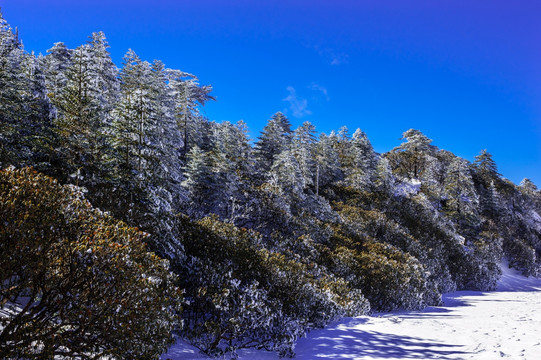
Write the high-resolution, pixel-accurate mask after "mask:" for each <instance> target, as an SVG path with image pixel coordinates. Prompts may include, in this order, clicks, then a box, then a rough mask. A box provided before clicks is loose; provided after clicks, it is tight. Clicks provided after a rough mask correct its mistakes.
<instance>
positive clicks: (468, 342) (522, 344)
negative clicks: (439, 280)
mask: <svg viewBox="0 0 541 360" xmlns="http://www.w3.org/2000/svg"><path fill="white" fill-rule="evenodd" d="M502 269H503V271H504V274H503V276H502V279H501V281H500V283H499V286H498V290H497V291H494V292H485V293H483V292H473V291H468V292H466V291H459V292H456V293H452V294H447V295H445V296H444V303H445V304H444V306H442V307H429V308H427V309H425V310H423V311H420V312H403V313H398V312H397V313H385V314H376V315H374V316H362V317H357V318H345V319H342V320H341V321H340V322H337V323H334V324H331V325H330V326H328V327H327V328H325V329H320V330H314V331H311V332H310V333H309V334H308V337H307V338H304V339H301V340H299V342H298V344H297V347H296V352H297V359H299V360H309V359H345V360H346V359H386V360H391V359H448V360H451V359H453V360H455V359H464V360H466V359H476V360H478V359H481V360H482V359H487V360H488V359H490V360H492V359H499V358H508V359H528V360H536V359H541V311H539V310H540V309H541V280H539V279H533V278H525V277H523V276H521V275H520V274H518V273H517V272H515V271H513V270H510V269H508V268H507V266H505V264H503V266H502ZM240 355H241V356H240V359H245V360H248V359H261V360H267V359H268V360H270V359H273V360H274V359H278V356H277V355H275V354H272V353H267V352H264V351H243V352H241V353H240ZM204 358H205V357H204V356H202V355H200V354H198V351H197V349H194V348H193V347H191V346H189V345H187V344H185V343H183V342H179V343H178V344H177V345H175V346H174V347H173V348H171V350H170V352H169V353H168V354H166V355H164V356H163V357H162V359H174V360H188V359H204Z"/></svg>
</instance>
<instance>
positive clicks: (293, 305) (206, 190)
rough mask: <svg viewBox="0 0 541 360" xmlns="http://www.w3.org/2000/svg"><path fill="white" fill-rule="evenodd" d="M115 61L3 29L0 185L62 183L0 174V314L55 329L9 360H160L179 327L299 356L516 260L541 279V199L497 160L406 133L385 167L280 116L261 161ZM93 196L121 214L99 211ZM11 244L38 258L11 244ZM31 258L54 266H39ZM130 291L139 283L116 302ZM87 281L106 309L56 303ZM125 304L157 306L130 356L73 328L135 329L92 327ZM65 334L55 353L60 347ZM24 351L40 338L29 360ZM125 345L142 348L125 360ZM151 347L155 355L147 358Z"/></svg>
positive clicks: (116, 341) (186, 95)
mask: <svg viewBox="0 0 541 360" xmlns="http://www.w3.org/2000/svg"><path fill="white" fill-rule="evenodd" d="M107 48H108V45H107V41H106V38H105V36H104V34H103V33H94V34H92V36H91V37H90V39H89V41H88V42H87V43H86V44H84V45H81V46H79V47H77V48H76V49H69V48H67V47H66V45H64V44H63V43H56V44H54V46H53V47H52V48H51V49H50V50H49V51H48V53H47V54H46V55H45V56H42V55H39V56H35V55H33V54H29V53H27V52H25V51H24V50H23V48H22V45H21V43H20V41H19V40H18V39H17V37H16V35H15V34H14V33H13V31H12V29H11V28H10V27H9V25H7V23H6V22H5V21H4V20H3V19H1V17H0V167H1V168H4V169H6V168H8V167H9V166H14V167H15V168H23V167H26V166H32V167H33V168H34V169H35V170H36V171H39V172H42V173H44V174H47V175H48V176H50V177H53V178H55V179H56V181H58V183H57V182H55V181H53V180H51V178H50V177H45V176H43V175H37V174H36V173H35V172H34V170H28V169H26V170H13V168H9V169H8V170H4V172H3V173H2V176H3V179H4V180H2V181H3V183H1V184H0V186H2V188H1V191H2V199H1V201H2V203H1V206H2V211H3V214H4V213H5V214H6V215H5V216H6V217H3V220H4V222H3V223H2V224H0V225H1V226H2V228H1V234H2V236H3V237H2V241H3V243H2V244H1V246H2V254H10V257H5V256H2V259H1V261H2V269H4V267H5V268H6V269H9V271H7V272H2V274H1V275H2V276H3V277H2V281H3V282H2V284H3V285H2V294H1V295H2V298H1V299H2V302H1V303H0V304H1V306H2V311H3V313H5V312H6V311H8V310H9V309H11V308H10V306H13V305H14V304H16V303H17V301H18V302H19V303H21V300H22V298H23V297H24V298H25V299H28V298H30V299H31V300H30V301H27V302H26V303H25V304H26V306H27V307H28V309H27V310H28V311H30V312H37V313H36V314H34V315H35V316H38V315H39V316H40V319H41V316H44V317H45V318H43V319H41V320H40V321H41V322H37V323H36V325H32V326H38V325H39V326H40V328H39V329H38V328H35V329H34V328H33V327H28V326H30V325H27V324H26V323H24V321H23V322H21V323H19V322H13V321H12V320H9V319H12V318H13V317H11V318H8V320H7V322H6V320H2V321H3V323H2V327H3V330H1V331H3V332H2V339H8V340H2V341H3V342H4V343H5V344H7V345H3V344H0V346H3V347H2V348H1V349H2V351H7V353H8V354H10V355H9V356H12V357H13V356H19V354H24V356H26V357H30V355H28V354H29V351H30V350H28V349H30V348H32V347H33V349H34V350H36V347H37V348H39V349H42V351H44V353H46V354H53V352H54V351H68V350H69V351H72V353H73V354H74V353H75V352H76V354H77V355H78V356H80V357H82V356H83V355H84V356H91V355H89V354H94V355H98V354H102V353H103V354H107V355H111V356H113V357H118V358H126V357H127V358H130V357H141V358H144V357H145V356H148V357H151V356H153V355H150V354H155V353H156V352H157V351H159V350H163V346H164V345H165V344H166V343H167V341H168V340H167V339H168V336H169V335H167V336H165V335H164V334H165V332H167V331H169V330H170V329H171V326H172V325H170V324H171V322H172V321H173V317H174V314H175V312H180V316H181V318H182V322H181V323H178V326H177V328H176V329H175V332H176V334H177V335H179V336H181V337H183V338H184V339H186V340H188V341H190V342H191V343H192V344H194V345H195V346H197V347H198V348H199V349H201V351H203V352H204V353H206V354H209V355H213V356H220V355H226V354H231V355H232V356H234V355H235V351H236V350H238V349H239V348H243V347H255V348H264V349H268V350H273V351H277V352H278V353H280V354H281V355H284V356H290V355H293V354H294V345H295V341H296V340H297V339H298V338H299V337H301V336H303V335H304V334H305V333H306V331H308V330H309V329H311V328H314V327H322V326H325V325H326V324H327V323H328V322H329V321H332V320H333V319H336V318H338V317H341V316H345V315H359V314H366V313H368V312H370V311H386V310H393V309H419V308H422V307H424V306H427V305H437V304H440V303H441V295H442V293H444V292H449V291H454V290H457V289H481V290H490V289H494V288H495V286H496V282H497V280H498V279H499V276H500V274H501V270H500V264H501V262H502V260H503V259H504V258H505V259H507V260H508V262H509V265H510V266H513V267H515V268H517V269H519V270H521V271H523V273H524V274H526V275H534V276H538V275H540V264H541V260H540V257H541V216H540V214H541V193H540V191H539V190H538V189H537V187H536V185H535V184H533V183H532V182H531V181H530V180H528V179H525V180H524V181H523V182H522V183H521V184H520V185H518V186H517V185H515V184H513V183H511V182H510V181H508V180H506V179H505V178H503V177H502V176H501V174H499V173H498V169H497V166H496V164H495V162H494V160H493V159H492V156H491V154H490V153H489V152H487V151H486V150H483V151H482V152H481V153H480V154H479V155H478V156H477V157H476V159H475V161H474V162H473V163H471V162H469V161H467V160H465V159H462V158H460V157H458V156H456V155H454V154H453V153H451V152H449V151H446V150H442V149H439V148H438V147H437V146H435V145H434V144H432V140H431V139H429V138H428V137H427V136H426V135H424V134H423V133H422V132H421V131H419V130H414V129H410V130H408V131H406V132H405V133H404V134H403V140H404V142H403V143H402V144H400V145H399V146H397V147H396V148H394V149H392V150H391V151H389V152H387V153H384V154H378V153H376V152H375V151H374V149H373V147H372V145H371V143H370V141H369V139H368V137H367V136H366V134H365V133H364V132H363V131H361V130H356V131H355V132H353V134H351V133H350V132H349V130H348V129H347V128H345V127H343V128H341V129H339V130H338V131H337V132H335V131H333V132H331V133H330V134H322V133H321V134H318V133H317V132H316V129H315V127H314V125H312V124H310V123H309V122H305V123H303V124H302V125H300V126H299V127H298V128H296V129H293V128H292V124H291V123H290V121H289V120H288V119H287V117H286V116H285V115H284V114H282V113H276V114H274V115H273V116H272V117H271V118H270V119H269V120H268V123H267V125H266V126H265V127H264V128H263V130H262V132H261V135H260V136H259V138H258V139H257V140H256V141H255V142H254V144H253V145H252V144H251V142H250V139H249V137H248V135H247V128H246V125H245V124H244V123H243V122H238V123H236V124H231V123H229V122H223V123H215V122H211V121H209V120H207V119H206V118H204V117H203V116H202V115H201V113H200V107H201V106H202V105H204V104H205V103H206V102H207V101H211V100H213V97H212V95H211V91H212V88H211V87H210V86H203V85H200V84H199V81H198V79H197V77H195V76H194V75H191V74H188V73H185V72H182V71H180V70H174V69H169V68H167V67H166V66H165V65H164V64H163V63H161V62H160V61H154V62H153V63H149V62H147V61H144V60H142V59H141V58H139V57H138V56H137V54H136V53H135V52H134V51H132V50H129V51H128V52H127V54H126V55H125V57H124V62H123V65H122V67H121V68H120V69H118V68H117V67H116V66H115V65H114V64H113V62H112V60H111V58H110V56H109V53H108V51H107ZM11 178H17V179H18V180H17V181H19V182H20V184H16V183H15V182H14V181H13V180H9V179H11ZM9 181H11V182H9ZM7 184H9V185H7ZM59 184H65V185H64V186H62V185H59ZM18 186H20V188H17V187H18ZM74 186H75V187H74ZM24 187H26V188H27V189H28V190H25V191H28V192H27V193H23V192H21V191H22V190H20V189H22V188H24ZM31 189H33V190H31ZM81 189H85V191H86V195H85V196H86V198H88V199H89V201H90V202H91V203H92V204H93V205H94V206H96V207H97V208H99V209H101V210H102V211H107V212H108V214H107V215H106V214H104V213H101V212H99V211H98V210H91V209H90V208H89V206H90V205H88V203H87V202H85V201H83V200H82V198H81V197H80V195H77V194H78V193H77V192H78V191H82V190H81ZM14 194H19V195H17V196H20V197H21V198H20V199H19V200H17V202H13V201H12V200H9V199H11V197H13V196H15V195H14ZM32 196H34V197H32ZM10 201H11V202H10ZM52 204H55V205H54V206H56V207H54V206H53V205H52ZM74 204H78V205H74ZM82 204H86V205H84V206H83V205H82ZM49 206H53V209H57V211H58V214H56V213H54V212H53V213H47V211H46V208H48V207H49ZM80 212H82V213H80ZM42 213H43V216H41V215H40V214H42ZM25 214H30V215H32V216H30V215H28V216H27V215H25ZM83 214H84V216H83ZM29 216H30V217H29ZM81 216H83V217H81ZM5 219H8V220H5ZM114 219H119V220H114ZM46 222H47V223H51V224H59V226H60V225H62V226H61V227H60V228H59V229H62V230H61V231H60V230H58V231H57V230H55V229H56V228H54V227H53V228H51V229H48V228H47V227H45V225H44V224H46ZM125 224H127V225H125ZM129 226H132V227H138V228H140V229H142V230H143V231H145V232H146V233H149V234H150V236H149V237H148V238H145V239H144V240H143V238H144V236H143V235H142V233H140V232H139V231H137V230H135V229H133V228H131V227H129ZM22 231H24V232H26V233H27V234H31V236H30V235H29V236H22V234H23V233H22ZM17 236H18V238H17V239H21V241H23V240H24V241H28V243H24V242H23V243H21V244H19V245H17V244H16V243H12V242H9V241H8V240H6V239H12V238H15V237H17ZM143 241H146V242H147V243H148V246H149V248H150V249H151V250H152V251H154V252H155V253H156V254H158V255H159V256H161V257H162V258H165V259H167V260H168V261H169V266H170V267H169V270H170V271H172V272H173V273H175V276H172V275H168V273H167V271H165V270H164V266H165V265H164V263H163V262H161V261H160V260H158V258H155V257H153V256H151V255H148V253H146V252H145V250H144V247H143V246H142V245H141V243H142V242H143ZM17 246H19V248H18V247H17ZM21 246H22V247H21ZM24 249H26V250H24ZM23 250H24V251H23ZM30 250H31V251H30ZM32 251H37V252H40V253H43V254H45V253H47V254H48V255H47V256H45V257H44V256H38V257H32V258H29V257H30V256H31V255H30V254H31V253H32ZM98 258H99V259H102V258H103V260H100V261H99V262H98V261H97V259H98ZM10 259H11V260H10ZM32 259H33V260H32ZM25 263H27V264H28V266H22V264H25ZM136 264H141V266H143V269H144V270H138V269H139V267H138V266H136ZM39 269H56V270H54V271H52V270H51V271H49V270H47V271H45V272H44V271H41V272H40V270H39ZM153 272H154V275H151V274H152V273H153ZM70 274H71V275H70ZM97 274H109V275H100V278H99V279H97V278H96V276H97ZM35 276H38V277H35ZM119 277H129V278H133V281H129V282H126V283H122V284H120V285H118V286H116V285H115V286H113V287H112V288H111V286H110V284H111V283H114V282H115V281H118V278H119ZM86 278H88V279H89V280H88V284H89V286H90V285H91V286H90V288H92V287H93V286H95V287H96V288H95V290H91V289H87V288H83V289H81V293H77V292H69V294H68V293H62V289H65V286H72V284H73V286H74V287H75V288H76V289H77V286H78V284H79V282H81V281H82V279H86ZM94 279H95V280H96V281H95V282H93V281H94ZM23 280H24V281H23ZM6 284H7V285H6ZM34 284H39V286H38V287H37V288H34V286H35V285H34ZM108 284H109V285H108ZM8 285H9V286H8ZM6 286H7V287H6ZM12 286H15V287H13V289H12ZM177 288H180V289H182V290H183V291H184V295H183V297H184V303H183V304H182V306H181V305H180V304H178V303H176V301H177V299H178V298H179V295H178V293H177V290H176V289H177ZM52 289H53V290H52ZM92 289H93V288H92ZM97 289H100V290H99V291H98V290H97ZM13 291H15V292H14V293H13ZM51 291H52V292H53V293H51ZM128 293H131V294H133V297H138V296H143V294H146V295H144V296H148V297H147V298H145V301H147V303H145V302H143V303H145V304H148V307H149V309H148V311H149V312H148V314H150V315H149V317H148V318H146V319H142V320H141V321H139V322H138V324H137V325H135V324H133V327H130V326H132V325H130V326H128V328H129V329H127V330H119V331H118V332H116V334H117V335H118V338H116V337H115V338H111V337H103V342H96V341H94V342H91V341H90V340H89V338H87V337H88V336H94V338H95V339H97V338H99V339H100V341H101V339H102V338H101V337H100V335H99V334H100V332H99V331H100V329H97V328H92V329H84V331H83V330H82V329H80V328H78V327H77V326H78V325H69V326H68V327H66V325H64V323H63V322H64V321H68V322H70V321H72V320H73V321H76V323H77V321H79V322H81V323H85V324H88V326H94V325H96V326H98V325H99V326H102V325H103V326H105V325H106V324H109V322H115V321H116V322H122V323H123V324H124V323H125V321H128V324H129V320H119V319H124V318H123V317H124V316H127V317H128V319H129V318H130V313H129V311H128V310H126V312H123V311H124V310H122V311H120V312H119V313H115V314H109V313H107V312H105V313H103V314H101V315H92V314H93V311H94V308H95V307H100V306H104V309H108V310H107V311H109V310H111V309H116V308H115V306H118V304H117V302H118V301H123V300H122V299H126V298H131V297H130V296H128V295H127V294H128ZM48 294H51V295H48ZM174 294H177V295H174ZM156 296H157V297H160V301H156V302H152V301H153V300H152V301H151V299H154V298H155V297H156ZM115 301H116V302H115ZM57 302H58V303H57ZM151 302H152V303H151ZM121 305H122V306H124V304H121ZM66 307H67V308H66ZM6 309H8V310H6ZM122 309H123V307H122ZM160 309H162V310H160ZM158 310H160V311H158ZM9 311H11V310H9ZM9 311H8V312H9ZM80 311H83V312H84V315H81V313H80ZM133 311H135V312H136V313H137V310H136V309H133ZM154 311H156V313H154ZM10 314H14V315H10V316H17V317H23V316H26V315H25V314H26V313H25V312H21V313H20V315H17V312H16V311H15V312H12V313H10ZM41 314H43V315H41ZM137 314H138V315H140V314H139V313H137ZM34 315H32V316H34ZM81 316H83V317H84V318H81ZM93 316H97V317H96V318H94V317H93ZM100 316H101V317H100ZM2 319H4V318H2ZM64 319H66V320H64ZM93 319H95V320H93ZM160 319H161V320H160ZM45 320H47V321H45ZM10 321H11V322H12V323H13V325H10ZM157 322H159V324H158V323H157ZM51 324H53V325H54V328H55V329H56V333H53V334H57V335H58V337H53V338H50V337H49V338H46V337H45V336H50V333H49V332H48V331H49V330H47V329H48V328H46V326H53V325H51ZM70 324H71V322H70ZM77 324H79V323H77ZM107 326H109V325H107ZM154 326H155V327H154ZM77 329H79V330H77ZM148 329H152V330H148ZM166 330H167V331H166ZM21 334H26V335H28V334H32V335H31V336H29V337H27V339H28V340H26V342H25V343H24V344H23V343H19V342H17V341H19V340H17V339H21V338H20V336H22V335H21ZM168 334H169V333H168ZM57 335H54V336H57ZM120 337H125V339H137V340H136V341H134V342H133V344H134V346H133V347H132V348H130V349H128V348H127V347H125V346H124V343H122V341H121V339H120ZM83 338H84V340H80V339H83ZM65 339H70V340H65ZM140 339H141V340H140ZM148 339H160V340H156V341H155V342H154V345H153V346H151V347H146V345H145V344H146V343H145V341H146V340H148ZM66 341H69V343H68V342H66ZM74 341H76V342H77V344H81V345H80V348H74V347H73V344H74ZM139 345H140V346H141V348H140V349H139V348H138V347H137V346H139ZM112 348H114V349H116V350H114V351H113V350H111V351H109V350H107V349H112ZM4 349H6V350H4ZM39 349H38V350H39ZM17 351H19V352H17ZM51 351H52V352H51ZM130 351H134V352H135V351H141V352H139V353H137V356H136V354H135V353H131V352H130ZM145 351H148V352H145ZM72 353H70V354H72ZM13 354H16V355H13ZM54 354H58V355H59V356H60V355H63V353H61V352H57V353H54ZM141 354H143V355H141ZM64 355H69V354H68V353H64Z"/></svg>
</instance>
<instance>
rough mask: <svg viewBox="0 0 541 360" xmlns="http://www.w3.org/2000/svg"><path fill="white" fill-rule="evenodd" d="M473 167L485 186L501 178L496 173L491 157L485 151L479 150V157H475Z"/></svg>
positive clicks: (494, 163)
mask: <svg viewBox="0 0 541 360" xmlns="http://www.w3.org/2000/svg"><path fill="white" fill-rule="evenodd" d="M474 166H475V169H476V170H477V172H478V173H479V174H480V175H481V178H482V179H483V180H484V181H485V183H486V184H487V185H489V184H490V182H491V181H492V180H496V179H498V178H499V177H500V176H501V175H500V174H499V173H498V166H497V165H496V162H495V161H494V159H492V155H491V154H490V153H489V152H488V151H486V149H485V150H481V152H480V153H479V155H477V156H476V157H475V161H474Z"/></svg>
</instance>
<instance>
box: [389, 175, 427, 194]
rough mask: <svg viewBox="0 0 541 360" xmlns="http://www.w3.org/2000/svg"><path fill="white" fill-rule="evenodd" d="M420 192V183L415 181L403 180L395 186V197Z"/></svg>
mask: <svg viewBox="0 0 541 360" xmlns="http://www.w3.org/2000/svg"><path fill="white" fill-rule="evenodd" d="M420 190H421V181H419V180H417V179H413V180H403V181H402V182H400V183H398V184H397V185H396V189H395V191H394V195H395V196H408V195H416V194H418V193H419V191H420Z"/></svg>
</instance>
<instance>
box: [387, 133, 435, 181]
mask: <svg viewBox="0 0 541 360" xmlns="http://www.w3.org/2000/svg"><path fill="white" fill-rule="evenodd" d="M402 140H406V142H404V143H402V144H400V146H398V147H396V148H394V149H393V150H392V152H393V156H391V157H390V158H389V160H390V161H391V163H392V166H393V168H394V169H397V170H398V172H399V173H400V174H401V175H403V176H407V177H409V178H410V179H419V178H420V176H421V175H422V173H423V171H424V170H425V165H426V162H427V157H428V156H432V155H433V154H434V152H435V150H436V147H435V146H433V145H431V143H432V139H429V138H428V137H427V136H426V135H424V134H423V133H422V132H420V131H419V130H415V129H409V130H408V131H406V132H405V133H404V134H402Z"/></svg>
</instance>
